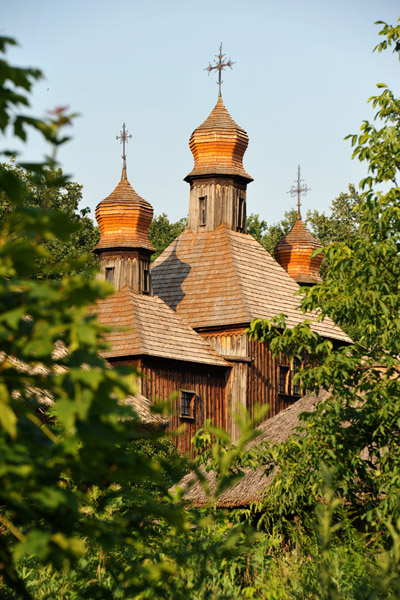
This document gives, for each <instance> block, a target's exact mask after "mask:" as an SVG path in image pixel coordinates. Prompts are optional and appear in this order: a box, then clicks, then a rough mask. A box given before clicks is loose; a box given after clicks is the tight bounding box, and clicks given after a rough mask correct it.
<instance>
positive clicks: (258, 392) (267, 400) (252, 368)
mask: <svg viewBox="0 0 400 600" xmlns="http://www.w3.org/2000/svg"><path fill="white" fill-rule="evenodd" d="M249 355H250V357H251V362H250V364H249V368H248V381H247V409H248V411H249V412H250V414H251V415H252V416H253V414H254V406H255V405H256V404H261V405H262V406H265V405H266V404H267V405H268V406H269V411H268V413H267V416H268V417H273V416H274V415H276V414H278V413H279V412H281V411H282V410H284V409H285V408H288V407H289V406H291V405H292V404H293V402H296V400H298V398H299V396H293V395H291V394H280V393H279V387H278V382H279V366H280V365H283V366H287V367H289V369H292V363H291V361H289V360H288V359H287V358H285V357H283V356H281V357H279V358H274V357H273V356H272V354H271V351H270V350H269V344H268V343H265V344H264V343H261V342H259V341H258V340H251V341H249ZM291 377H292V376H291V373H290V385H292V379H291Z"/></svg>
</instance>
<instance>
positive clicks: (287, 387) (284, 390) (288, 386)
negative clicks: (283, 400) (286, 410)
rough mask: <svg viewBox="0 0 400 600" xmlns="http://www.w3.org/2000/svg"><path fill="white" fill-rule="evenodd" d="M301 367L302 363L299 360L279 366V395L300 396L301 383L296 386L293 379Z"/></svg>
mask: <svg viewBox="0 0 400 600" xmlns="http://www.w3.org/2000/svg"><path fill="white" fill-rule="evenodd" d="M300 367H301V362H300V360H299V359H298V358H295V359H294V360H293V363H292V364H291V365H290V366H289V365H279V366H278V393H279V394H283V395H285V396H300V385H299V383H296V384H294V383H293V379H294V376H295V375H296V373H298V371H299V369H300Z"/></svg>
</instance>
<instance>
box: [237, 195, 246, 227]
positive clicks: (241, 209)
mask: <svg viewBox="0 0 400 600" xmlns="http://www.w3.org/2000/svg"><path fill="white" fill-rule="evenodd" d="M236 215H237V219H236V230H237V231H244V222H245V219H246V215H245V203H244V198H238V199H237V212H236Z"/></svg>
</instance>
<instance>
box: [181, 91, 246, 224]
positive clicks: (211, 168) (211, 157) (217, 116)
mask: <svg viewBox="0 0 400 600" xmlns="http://www.w3.org/2000/svg"><path fill="white" fill-rule="evenodd" d="M248 143H249V137H248V135H247V133H246V131H245V130H244V129H242V128H241V127H239V125H237V123H235V121H234V120H233V119H232V117H231V115H230V114H229V112H228V111H227V109H226V108H225V105H224V103H223V101H222V96H221V95H220V96H219V97H218V101H217V104H216V105H215V107H214V109H213V110H212V111H211V114H210V115H209V116H208V118H207V119H206V120H205V121H204V123H203V124H202V125H200V127H198V128H197V129H195V130H194V132H193V133H192V135H191V137H190V140H189V146H190V150H191V151H192V154H193V158H194V167H193V169H192V171H191V172H190V173H189V174H188V175H187V176H186V177H185V181H187V182H188V183H190V201H189V227H190V228H191V229H192V231H194V232H196V233H198V232H200V231H214V230H215V229H216V228H217V227H218V226H219V225H222V224H225V225H227V226H228V228H230V229H232V230H233V231H239V232H242V233H246V187H247V184H248V183H250V182H251V181H253V179H252V177H250V175H249V174H248V173H247V172H246V171H245V169H244V167H243V156H244V153H245V151H246V148H247V145H248Z"/></svg>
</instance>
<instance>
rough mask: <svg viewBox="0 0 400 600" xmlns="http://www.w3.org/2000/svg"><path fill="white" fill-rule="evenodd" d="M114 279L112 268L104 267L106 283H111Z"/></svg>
mask: <svg viewBox="0 0 400 600" xmlns="http://www.w3.org/2000/svg"><path fill="white" fill-rule="evenodd" d="M113 279H114V267H106V281H108V282H109V283H112V282H113Z"/></svg>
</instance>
